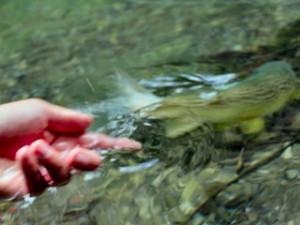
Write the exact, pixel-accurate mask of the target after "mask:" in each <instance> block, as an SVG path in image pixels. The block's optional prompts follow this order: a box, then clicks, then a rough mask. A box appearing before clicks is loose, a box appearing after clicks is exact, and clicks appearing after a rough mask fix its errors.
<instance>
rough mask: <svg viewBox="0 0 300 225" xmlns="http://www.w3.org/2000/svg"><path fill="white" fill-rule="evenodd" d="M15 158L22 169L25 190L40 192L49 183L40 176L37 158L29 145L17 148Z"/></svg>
mask: <svg viewBox="0 0 300 225" xmlns="http://www.w3.org/2000/svg"><path fill="white" fill-rule="evenodd" d="M16 160H17V162H18V163H19V165H20V168H21V169H22V171H23V175H24V178H25V183H26V186H27V189H28V190H27V192H28V193H31V194H34V195H38V194H40V193H42V192H43V191H44V190H45V189H46V188H47V187H48V186H49V185H48V183H47V182H46V181H45V179H44V177H43V176H42V174H41V172H40V165H39V164H38V160H37V158H36V157H35V156H34V155H33V154H32V152H31V151H30V147H29V146H24V147H23V148H21V149H19V151H18V152H17V155H16Z"/></svg>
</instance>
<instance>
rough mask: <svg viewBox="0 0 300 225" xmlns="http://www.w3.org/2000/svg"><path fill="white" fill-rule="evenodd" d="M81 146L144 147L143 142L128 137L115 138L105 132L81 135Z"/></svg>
mask: <svg viewBox="0 0 300 225" xmlns="http://www.w3.org/2000/svg"><path fill="white" fill-rule="evenodd" d="M78 142H79V144H80V146H82V147H84V148H88V149H92V148H103V149H121V148H127V149H128V148H129V149H133V150H139V149H141V148H142V145H141V143H139V142H137V141H134V140H131V139H128V138H113V137H110V136H107V135H105V134H99V133H86V134H83V135H81V136H80V137H79V139H78Z"/></svg>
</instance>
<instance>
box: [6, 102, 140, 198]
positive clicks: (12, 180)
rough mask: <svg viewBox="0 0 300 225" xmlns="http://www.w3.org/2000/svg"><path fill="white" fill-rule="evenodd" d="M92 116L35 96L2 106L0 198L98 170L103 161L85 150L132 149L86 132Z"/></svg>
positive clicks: (119, 141)
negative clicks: (77, 174)
mask: <svg viewBox="0 0 300 225" xmlns="http://www.w3.org/2000/svg"><path fill="white" fill-rule="evenodd" d="M91 123H92V117H91V116H90V115H86V114H82V113H78V112H75V111H72V110H69V109H66V108H63V107H60V106H56V105H52V104H50V103H48V102H46V101H43V100H39V99H29V100H23V101H18V102H13V103H8V104H3V105H0V198H14V199H21V198H22V197H23V196H24V195H25V194H32V195H38V194H40V193H42V192H43V191H44V190H45V189H46V188H47V187H50V186H56V185H62V184H65V183H67V182H68V181H69V180H70V178H71V173H72V171H74V169H75V170H76V169H77V170H81V171H87V170H93V169H96V168H97V167H98V166H99V165H100V163H101V161H100V157H99V155H98V154H96V153H95V152H93V151H90V150H89V149H93V148H103V149H113V148H131V149H140V148H141V145H140V143H138V142H135V141H133V140H130V139H126V138H112V137H109V136H106V135H104V134H99V133H90V132H86V131H85V130H86V128H87V127H88V126H89V125H90V124H91Z"/></svg>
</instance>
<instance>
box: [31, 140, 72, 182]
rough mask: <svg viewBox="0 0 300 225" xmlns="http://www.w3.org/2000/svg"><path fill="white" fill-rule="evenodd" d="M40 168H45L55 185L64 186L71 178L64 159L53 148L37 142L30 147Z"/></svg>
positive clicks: (42, 142) (42, 141)
mask: <svg viewBox="0 0 300 225" xmlns="http://www.w3.org/2000/svg"><path fill="white" fill-rule="evenodd" d="M30 150H31V151H32V152H33V153H34V155H35V156H36V157H37V159H38V162H39V163H40V165H41V166H43V167H45V168H46V170H47V172H48V173H49V175H50V177H51V178H52V180H53V182H54V184H55V185H58V184H65V183H66V182H68V181H69V180H70V178H71V174H70V169H69V167H68V166H67V164H66V163H65V161H64V160H65V159H63V158H62V157H61V154H60V153H59V152H58V151H56V149H55V148H53V147H52V146H50V145H49V144H48V143H47V142H45V141H44V140H38V141H36V142H34V143H33V144H32V145H31V146H30Z"/></svg>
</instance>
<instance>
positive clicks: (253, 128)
mask: <svg viewBox="0 0 300 225" xmlns="http://www.w3.org/2000/svg"><path fill="white" fill-rule="evenodd" d="M240 127H241V129H242V132H243V133H244V134H254V133H257V132H259V131H261V130H263V129H264V128H265V121H264V119H263V118H254V119H251V120H246V121H243V122H242V123H241V124H240Z"/></svg>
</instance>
